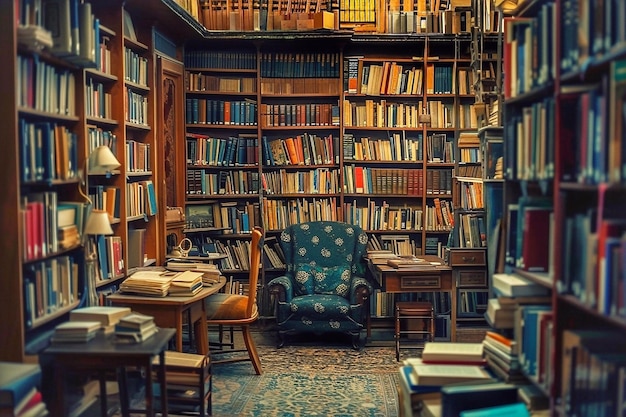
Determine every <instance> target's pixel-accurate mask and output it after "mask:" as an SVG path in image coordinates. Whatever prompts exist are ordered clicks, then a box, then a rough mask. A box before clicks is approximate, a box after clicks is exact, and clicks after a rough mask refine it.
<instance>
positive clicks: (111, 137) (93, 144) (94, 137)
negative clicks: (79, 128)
mask: <svg viewBox="0 0 626 417" xmlns="http://www.w3.org/2000/svg"><path fill="white" fill-rule="evenodd" d="M99 146H106V147H108V148H109V149H111V152H112V153H113V155H116V152H117V135H116V134H115V132H113V131H112V130H106V129H102V128H100V127H97V126H90V125H88V126H87V151H88V153H89V154H91V152H93V151H94V150H95V149H96V148H97V147H99ZM116 157H117V156H116Z"/></svg>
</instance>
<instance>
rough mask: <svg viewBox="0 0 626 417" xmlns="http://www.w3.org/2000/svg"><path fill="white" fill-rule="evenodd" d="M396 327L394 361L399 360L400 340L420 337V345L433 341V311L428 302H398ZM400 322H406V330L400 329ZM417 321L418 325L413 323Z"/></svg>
mask: <svg viewBox="0 0 626 417" xmlns="http://www.w3.org/2000/svg"><path fill="white" fill-rule="evenodd" d="M395 318H396V325H395V334H394V338H395V339H396V360H397V361H399V360H400V339H401V338H402V336H403V335H406V336H408V337H411V336H414V335H415V336H421V343H422V345H423V343H425V342H432V341H434V340H435V309H434V308H433V305H432V303H430V302H428V301H400V302H397V303H396V317H395ZM401 320H406V321H407V323H406V329H404V330H403V329H402V326H401V323H400V321H401ZM415 320H419V321H420V323H415V324H417V326H415V325H414V323H413V321H415Z"/></svg>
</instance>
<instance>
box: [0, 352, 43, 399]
mask: <svg viewBox="0 0 626 417" xmlns="http://www.w3.org/2000/svg"><path fill="white" fill-rule="evenodd" d="M40 383H41V369H40V368H39V365H37V364H29V363H14V362H0V407H9V408H15V407H16V406H17V405H18V404H19V403H20V402H21V401H22V400H23V399H24V398H25V397H26V396H27V395H28V394H29V392H30V391H31V390H32V388H33V387H35V386H38V385H39V384H40Z"/></svg>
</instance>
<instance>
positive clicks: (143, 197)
mask: <svg viewBox="0 0 626 417" xmlns="http://www.w3.org/2000/svg"><path fill="white" fill-rule="evenodd" d="M157 211H158V206H157V201H156V193H155V190H154V183H153V182H152V180H143V181H136V182H129V183H128V184H126V215H127V216H128V217H136V216H154V215H155V214H157Z"/></svg>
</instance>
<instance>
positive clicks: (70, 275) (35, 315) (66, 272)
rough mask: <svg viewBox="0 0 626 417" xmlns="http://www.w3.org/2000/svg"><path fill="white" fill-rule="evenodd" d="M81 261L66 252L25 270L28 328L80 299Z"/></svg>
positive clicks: (26, 321) (33, 264)
mask: <svg viewBox="0 0 626 417" xmlns="http://www.w3.org/2000/svg"><path fill="white" fill-rule="evenodd" d="M79 262H80V260H78V259H76V258H75V256H71V255H63V256H59V257H56V258H51V259H48V260H45V261H41V262H35V263H31V264H28V266H27V267H26V268H25V269H24V306H25V311H24V322H25V325H26V328H30V327H32V326H34V325H35V324H36V323H37V322H39V321H41V320H42V319H44V318H46V317H47V316H49V315H51V314H54V313H55V312H57V311H58V310H59V309H60V308H64V307H68V306H70V305H72V304H73V303H75V302H77V301H78V294H79V286H78V280H79V277H80V276H81V275H82V274H81V273H80V271H79V265H80V264H79Z"/></svg>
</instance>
